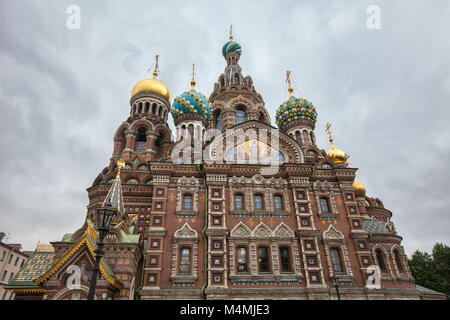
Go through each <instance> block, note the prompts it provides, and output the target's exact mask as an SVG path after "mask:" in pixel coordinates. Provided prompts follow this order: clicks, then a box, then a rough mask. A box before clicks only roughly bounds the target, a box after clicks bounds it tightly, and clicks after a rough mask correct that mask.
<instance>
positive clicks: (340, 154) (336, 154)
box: [327, 144, 348, 163]
mask: <svg viewBox="0 0 450 320" xmlns="http://www.w3.org/2000/svg"><path fill="white" fill-rule="evenodd" d="M327 156H328V158H330V159H332V160H333V161H334V163H347V159H348V155H347V154H346V153H345V152H344V151H342V150H341V149H338V148H336V147H335V146H334V144H331V148H330V150H328V152H327Z"/></svg>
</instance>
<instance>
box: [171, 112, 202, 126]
mask: <svg viewBox="0 0 450 320" xmlns="http://www.w3.org/2000/svg"><path fill="white" fill-rule="evenodd" d="M192 121H201V122H202V124H203V126H204V127H205V128H206V127H207V126H208V120H207V119H206V118H205V117H203V116H202V115H199V114H196V113H184V114H180V115H179V116H178V117H176V118H174V119H173V122H174V124H175V126H178V125H179V124H181V123H182V122H192Z"/></svg>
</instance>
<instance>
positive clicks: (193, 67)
mask: <svg viewBox="0 0 450 320" xmlns="http://www.w3.org/2000/svg"><path fill="white" fill-rule="evenodd" d="M194 76H195V64H192V80H191V90H194V88H195V84H196V82H195V79H194Z"/></svg>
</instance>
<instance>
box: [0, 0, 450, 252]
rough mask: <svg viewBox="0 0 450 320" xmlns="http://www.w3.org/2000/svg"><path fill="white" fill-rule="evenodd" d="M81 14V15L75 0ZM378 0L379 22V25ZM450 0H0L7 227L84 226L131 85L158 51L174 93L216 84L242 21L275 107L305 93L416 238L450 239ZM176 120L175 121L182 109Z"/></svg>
mask: <svg viewBox="0 0 450 320" xmlns="http://www.w3.org/2000/svg"><path fill="white" fill-rule="evenodd" d="M71 4H74V5H77V6H78V7H79V8H80V13H81V16H80V17H81V20H80V22H81V23H80V29H68V28H67V19H68V18H69V17H70V14H68V13H67V8H68V6H69V5H71ZM370 5H376V6H377V7H378V8H379V9H380V17H381V20H380V22H381V29H373V30H370V29H368V27H367V19H368V18H369V16H370V15H371V14H370V13H369V14H368V13H367V8H368V7H369V6H370ZM449 16H450V2H448V1H438V0H433V1H431V2H430V1H414V3H412V1H380V0H371V1H364V0H360V1H348V0H347V1H302V2H301V1H245V3H244V1H126V2H125V1H111V0H108V1H106V0H105V1H98V0H97V1H80V0H72V1H25V0H21V1H14V0H0V43H1V45H0V69H1V72H0V108H1V115H0V148H1V150H2V152H1V155H2V157H1V164H0V181H1V184H0V229H1V230H0V231H3V232H6V233H7V234H8V235H9V237H8V239H7V242H15V243H17V242H19V243H22V244H23V247H24V249H26V250H33V249H34V248H35V245H36V243H37V241H45V242H49V241H57V240H60V239H61V237H62V236H63V234H64V233H67V232H73V231H75V230H76V229H77V228H79V227H80V226H81V225H82V223H83V221H84V217H85V214H86V205H87V203H88V197H87V192H86V188H88V187H89V186H90V185H91V184H92V182H93V180H94V178H95V177H96V176H97V175H98V173H99V172H100V171H101V170H102V169H103V168H104V167H105V166H106V165H107V164H108V159H109V157H110V156H111V153H112V147H113V135H114V132H115V130H116V129H117V127H118V126H119V125H120V123H121V122H122V121H124V120H125V119H126V118H127V116H128V115H129V97H130V96H129V95H130V91H131V88H132V87H133V85H134V84H135V83H136V82H137V81H139V80H141V79H142V78H143V77H144V76H145V72H146V70H147V69H148V68H149V66H150V65H151V64H152V62H153V59H154V55H155V54H159V55H160V70H161V74H160V79H161V80H163V81H164V82H165V83H166V84H167V85H168V86H169V88H170V89H171V91H172V94H173V95H177V94H179V93H181V92H182V91H184V90H186V89H187V88H188V85H189V79H190V72H191V68H192V63H195V64H196V73H197V77H196V78H197V88H198V89H199V90H200V91H201V92H203V93H204V94H206V95H207V96H209V94H210V93H211V92H212V89H213V85H214V82H215V81H217V78H218V76H219V74H220V73H221V72H222V71H223V69H224V67H225V61H224V59H223V57H222V55H221V47H222V45H223V44H224V43H225V42H226V41H227V39H228V31H229V26H230V24H233V30H234V34H235V40H236V41H238V42H239V43H240V44H241V46H242V48H243V53H242V57H241V60H240V65H241V67H242V69H243V73H244V75H251V76H252V78H253V81H254V85H255V88H256V89H257V90H258V91H259V92H260V93H261V95H262V96H263V98H264V100H265V103H266V108H267V109H268V111H269V113H270V114H271V116H272V124H274V123H275V122H274V115H275V111H276V108H277V107H278V106H279V105H280V103H281V102H283V101H285V100H286V99H287V98H288V92H287V90H286V83H285V82H284V80H285V72H286V70H292V78H293V80H294V82H295V85H296V88H295V92H294V93H295V95H296V96H297V97H303V98H307V99H308V100H310V101H312V102H313V103H314V105H315V106H316V108H317V111H318V113H319V119H318V122H317V125H316V135H317V140H318V144H319V146H320V147H321V148H324V149H327V150H328V148H329V143H328V139H327V136H326V133H325V123H326V122H331V123H332V125H333V133H334V138H335V144H336V146H337V147H339V148H341V149H343V150H344V151H346V152H347V153H348V154H349V155H350V162H351V164H352V166H354V167H357V168H359V171H358V179H359V180H360V181H361V182H363V183H364V184H365V185H366V187H367V191H368V195H369V196H377V197H379V198H380V199H382V200H383V201H384V204H385V206H386V207H387V208H388V209H390V210H391V211H392V212H393V213H394V216H393V221H394V223H395V224H396V227H397V231H398V232H399V234H400V235H401V236H403V238H404V241H403V245H404V246H405V248H406V250H407V253H408V254H411V253H412V252H413V251H414V250H415V249H420V250H426V251H430V250H431V248H432V246H433V244H434V243H435V242H438V241H439V242H444V243H447V244H449V242H450V241H449V231H448V229H449V228H450V223H449V216H448V215H449V213H448V210H449V208H450V197H449V196H448V194H447V192H449V181H450V174H449V170H450V164H449V161H448V159H449V158H450V147H449V140H450V126H449V124H448V122H449V119H450V110H449V107H450V106H449V101H450V74H449V70H450V54H449V52H450V37H449V30H450V19H449ZM169 121H170V126H171V127H172V128H173V122H172V119H170V120H169Z"/></svg>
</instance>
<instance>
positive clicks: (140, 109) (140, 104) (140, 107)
mask: <svg viewBox="0 0 450 320" xmlns="http://www.w3.org/2000/svg"><path fill="white" fill-rule="evenodd" d="M141 112H142V102H139V113H141Z"/></svg>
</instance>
